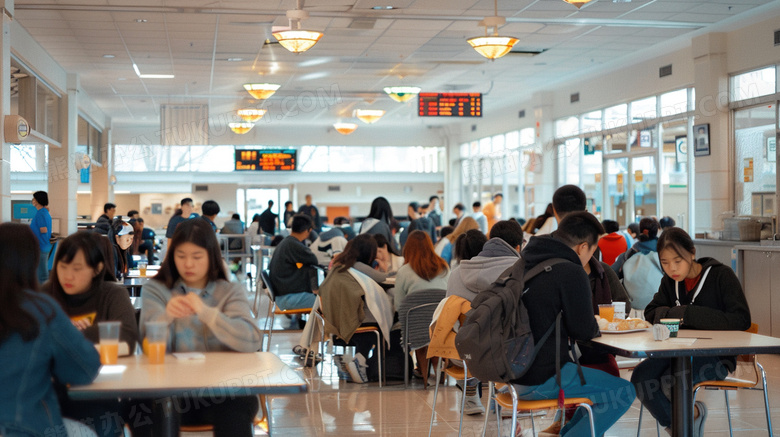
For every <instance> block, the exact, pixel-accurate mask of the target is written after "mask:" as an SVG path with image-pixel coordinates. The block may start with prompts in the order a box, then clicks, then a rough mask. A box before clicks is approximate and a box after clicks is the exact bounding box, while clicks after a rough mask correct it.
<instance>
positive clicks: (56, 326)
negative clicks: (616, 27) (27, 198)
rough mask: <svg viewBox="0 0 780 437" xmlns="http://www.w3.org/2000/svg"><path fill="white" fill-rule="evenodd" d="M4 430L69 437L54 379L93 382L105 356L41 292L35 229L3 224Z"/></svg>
mask: <svg viewBox="0 0 780 437" xmlns="http://www.w3.org/2000/svg"><path fill="white" fill-rule="evenodd" d="M0 246H1V247H2V248H3V249H2V250H0V278H3V280H2V281H0V369H3V370H2V372H0V432H2V433H3V435H6V436H11V435H13V436H42V435H44V434H46V435H57V436H64V435H65V433H64V432H62V433H53V432H52V431H55V430H59V429H63V419H62V415H61V413H60V408H59V404H58V402H57V395H56V393H55V390H54V383H53V381H54V380H57V381H58V382H59V383H62V384H88V383H90V382H92V380H94V379H95V377H97V375H98V371H99V370H100V356H99V355H98V352H97V350H96V349H95V347H94V346H93V345H92V343H90V342H89V341H88V340H87V339H86V338H84V336H83V335H81V333H79V331H78V330H77V329H76V327H75V326H73V324H72V323H71V321H70V320H68V316H66V315H65V313H64V312H63V311H62V309H60V306H59V305H58V304H57V302H55V301H54V300H53V299H52V298H50V297H49V296H46V295H44V294H42V293H39V292H37V289H38V279H37V275H36V269H37V267H38V257H39V256H40V249H39V246H38V243H37V241H36V238H35V235H34V234H33V232H32V230H31V229H30V226H28V225H23V224H19V223H2V224H0Z"/></svg>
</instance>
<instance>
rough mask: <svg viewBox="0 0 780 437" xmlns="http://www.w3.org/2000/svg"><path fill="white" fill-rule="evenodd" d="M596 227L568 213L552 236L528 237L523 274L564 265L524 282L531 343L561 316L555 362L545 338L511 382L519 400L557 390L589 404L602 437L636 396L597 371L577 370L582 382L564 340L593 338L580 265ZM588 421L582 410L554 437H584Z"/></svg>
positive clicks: (588, 218) (592, 247) (552, 395)
mask: <svg viewBox="0 0 780 437" xmlns="http://www.w3.org/2000/svg"><path fill="white" fill-rule="evenodd" d="M603 232H604V229H603V228H602V226H601V223H599V221H598V220H597V219H596V218H595V217H594V216H593V215H592V214H590V213H588V212H585V211H581V212H572V213H569V214H568V215H566V217H565V218H564V219H563V220H561V222H560V224H559V225H558V230H557V232H555V233H554V234H553V235H550V236H541V237H534V238H531V240H530V241H529V242H528V245H526V247H525V249H524V250H523V252H522V253H521V256H522V258H523V259H524V260H525V269H526V272H527V271H528V270H530V269H532V268H533V267H534V266H536V265H538V264H540V263H542V262H545V261H547V260H549V259H553V258H562V259H564V260H565V261H564V262H562V263H559V264H555V265H554V266H553V267H552V272H550V273H542V274H540V275H538V276H536V277H534V278H532V279H531V280H530V281H528V282H526V283H525V287H527V290H528V291H526V292H525V293H524V294H523V297H522V299H523V304H524V305H525V306H526V308H527V309H528V317H529V322H530V325H531V332H532V334H533V337H534V340H535V341H537V342H538V341H539V340H540V339H541V337H542V336H543V335H544V333H545V332H547V330H548V329H549V328H550V326H553V325H554V323H555V320H556V317H557V316H558V314H561V313H562V318H561V325H560V331H559V332H557V333H556V334H555V335H558V336H559V337H560V339H561V342H560V344H561V349H560V351H559V354H560V362H558V363H556V341H555V339H554V338H548V339H547V341H545V342H544V343H543V344H542V345H541V346H540V349H539V354H538V355H537V356H536V359H535V360H534V362H533V364H532V365H531V367H530V368H529V369H528V372H527V373H526V374H525V375H523V376H522V377H521V378H519V379H517V380H514V381H512V383H514V384H519V385H516V386H515V387H516V389H517V393H518V396H519V398H520V399H525V400H538V399H556V398H557V397H558V391H559V388H561V389H563V390H564V392H565V395H566V397H587V398H588V399H591V400H592V401H593V412H594V424H595V430H596V435H603V434H604V432H606V431H607V430H608V429H609V428H610V427H611V426H612V425H613V424H614V423H615V422H617V421H618V419H620V417H621V416H622V415H623V414H624V413H625V412H626V411H628V409H629V408H630V407H631V403H632V402H633V401H634V397H635V396H636V393H635V392H634V388H633V386H632V385H631V383H630V382H629V381H626V380H624V379H621V378H617V377H614V376H612V375H609V374H607V373H606V372H602V371H601V370H596V369H590V368H587V367H584V368H582V373H583V375H584V382H583V381H581V380H580V378H579V377H578V368H577V365H576V364H575V363H574V362H572V359H571V357H570V356H569V346H568V344H569V341H575V340H582V341H586V340H590V339H592V338H594V337H596V336H598V335H599V327H598V324H596V319H595V318H594V317H593V306H592V299H591V290H590V285H589V283H588V276H587V275H586V274H585V271H584V270H583V267H582V266H583V265H585V264H586V263H588V261H589V260H590V259H591V258H592V257H593V253H594V252H595V251H596V248H597V242H598V238H599V236H600V235H601V234H602V233H603ZM558 366H560V371H561V381H562V387H559V386H558V384H557V383H556V378H555V375H556V368H557V367H558ZM589 428H590V425H589V421H588V418H587V415H586V414H585V412H584V411H583V409H582V408H578V409H577V411H576V412H575V413H574V416H573V417H572V419H571V420H570V421H569V422H568V423H566V424H565V425H564V426H563V428H562V429H561V432H560V435H586V434H588V433H589Z"/></svg>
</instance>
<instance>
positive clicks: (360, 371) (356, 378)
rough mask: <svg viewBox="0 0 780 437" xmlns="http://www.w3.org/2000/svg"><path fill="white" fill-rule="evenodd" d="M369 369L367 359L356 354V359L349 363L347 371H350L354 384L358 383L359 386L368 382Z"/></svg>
mask: <svg viewBox="0 0 780 437" xmlns="http://www.w3.org/2000/svg"><path fill="white" fill-rule="evenodd" d="M367 369H368V366H367V365H366V359H365V357H363V354H361V353H357V354H355V358H354V359H353V360H352V361H350V362H349V363H347V370H348V371H349V376H351V377H352V382H357V383H359V384H364V383H366V382H368V373H367V372H366V370H367Z"/></svg>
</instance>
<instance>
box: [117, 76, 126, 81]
mask: <svg viewBox="0 0 780 437" xmlns="http://www.w3.org/2000/svg"><path fill="white" fill-rule="evenodd" d="M116 80H127V78H126V77H117V78H116Z"/></svg>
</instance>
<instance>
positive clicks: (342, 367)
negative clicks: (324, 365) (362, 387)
mask: <svg viewBox="0 0 780 437" xmlns="http://www.w3.org/2000/svg"><path fill="white" fill-rule="evenodd" d="M333 364H335V365H336V373H338V375H339V379H343V380H345V381H347V382H352V377H350V376H349V369H348V368H347V363H345V362H344V357H343V356H341V355H333Z"/></svg>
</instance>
